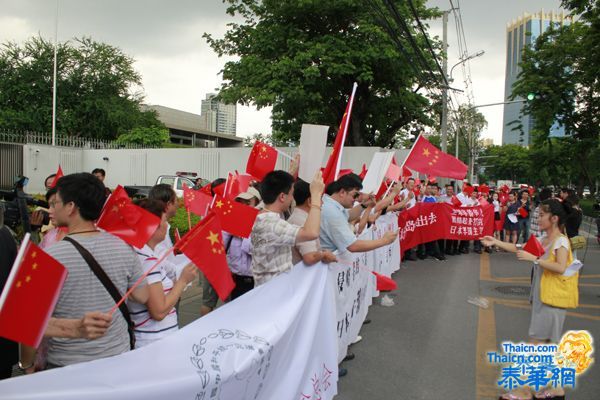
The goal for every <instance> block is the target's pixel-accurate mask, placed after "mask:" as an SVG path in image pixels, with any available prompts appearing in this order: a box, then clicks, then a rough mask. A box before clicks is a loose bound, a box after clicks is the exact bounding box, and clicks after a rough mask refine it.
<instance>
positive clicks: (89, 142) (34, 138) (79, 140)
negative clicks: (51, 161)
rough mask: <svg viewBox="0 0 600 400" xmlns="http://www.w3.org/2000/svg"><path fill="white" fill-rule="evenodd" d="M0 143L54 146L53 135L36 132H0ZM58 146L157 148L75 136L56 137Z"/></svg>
mask: <svg viewBox="0 0 600 400" xmlns="http://www.w3.org/2000/svg"><path fill="white" fill-rule="evenodd" d="M0 142H5V143H17V144H48V145H51V144H52V134H50V133H47V132H35V131H0ZM56 145H57V146H61V147H78V148H84V149H152V148H156V146H145V145H139V144H122V143H117V142H115V141H108V140H100V139H94V138H86V137H75V136H63V135H57V136H56Z"/></svg>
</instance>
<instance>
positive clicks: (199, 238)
mask: <svg viewBox="0 0 600 400" xmlns="http://www.w3.org/2000/svg"><path fill="white" fill-rule="evenodd" d="M175 250H179V251H181V252H182V253H183V254H185V255H186V256H187V257H188V258H189V259H190V260H192V262H193V263H194V265H196V267H198V268H199V269H200V270H201V271H202V272H203V273H204V276H206V279H208V281H209V282H210V285H211V286H212V287H213V288H214V289H215V291H216V292H217V294H218V295H219V298H220V299H221V300H225V299H226V298H227V297H228V296H229V294H230V293H231V291H232V290H233V288H234V287H235V283H234V282H233V278H232V277H231V271H229V267H228V266H227V256H226V251H225V247H224V246H223V237H222V236H221V222H220V218H219V216H218V215H217V214H216V213H214V212H213V211H209V213H208V214H207V215H206V217H204V218H203V219H202V221H200V222H199V223H198V224H196V226H194V227H193V228H192V229H191V230H190V231H189V232H188V233H186V234H185V235H184V236H183V237H182V238H181V240H180V241H179V242H177V243H176V244H175Z"/></svg>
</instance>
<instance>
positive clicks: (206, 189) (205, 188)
mask: <svg viewBox="0 0 600 400" xmlns="http://www.w3.org/2000/svg"><path fill="white" fill-rule="evenodd" d="M198 191H199V192H202V193H204V194H205V195H208V196H210V197H212V192H211V191H210V183H209V184H208V185H205V186H202V187H201V188H200V189H198Z"/></svg>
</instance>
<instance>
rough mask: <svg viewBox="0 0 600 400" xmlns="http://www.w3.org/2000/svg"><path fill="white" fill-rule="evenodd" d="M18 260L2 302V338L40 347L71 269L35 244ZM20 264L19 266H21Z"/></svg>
mask: <svg viewBox="0 0 600 400" xmlns="http://www.w3.org/2000/svg"><path fill="white" fill-rule="evenodd" d="M26 246H27V247H26V248H25V251H24V253H23V256H22V257H20V261H19V258H18V259H17V260H15V265H13V271H11V276H10V277H9V279H8V281H7V283H6V286H5V287H4V290H3V291H2V296H1V298H0V336H2V337H4V338H7V339H10V340H14V341H15V342H20V343H24V344H26V345H28V346H31V347H38V346H39V344H40V342H41V341H42V337H43V336H44V331H45V330H46V325H47V324H48V320H49V319H50V316H51V315H52V312H53V311H54V306H55V305H56V302H57V301H58V298H59V296H60V291H61V289H62V286H63V284H64V282H65V279H66V278H67V269H66V268H65V267H64V266H63V265H62V264H61V263H59V262H58V261H56V260H55V259H54V258H52V257H51V256H49V255H48V254H47V253H45V252H44V251H43V250H42V249H40V248H39V247H38V246H36V245H35V244H34V243H33V242H28V243H27V245H26ZM17 263H18V264H17Z"/></svg>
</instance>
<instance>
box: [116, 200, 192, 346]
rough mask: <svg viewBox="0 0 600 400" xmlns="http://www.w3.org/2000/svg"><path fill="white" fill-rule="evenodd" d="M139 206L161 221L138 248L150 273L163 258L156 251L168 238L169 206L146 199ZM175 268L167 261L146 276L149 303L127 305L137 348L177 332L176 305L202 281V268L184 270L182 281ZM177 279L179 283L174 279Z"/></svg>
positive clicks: (138, 252)
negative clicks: (199, 280)
mask: <svg viewBox="0 0 600 400" xmlns="http://www.w3.org/2000/svg"><path fill="white" fill-rule="evenodd" d="M137 205H139V206H140V207H142V208H144V209H145V210H147V211H150V212H151V213H152V214H154V215H156V216H158V217H160V218H161V222H160V225H159V226H158V228H157V229H156V231H155V232H154V234H153V235H152V236H151V237H150V239H149V240H148V243H146V245H145V246H144V247H143V248H141V249H135V251H136V252H137V254H138V256H139V258H140V261H141V263H142V269H143V270H144V272H146V271H148V270H149V269H150V268H152V267H153V266H154V264H155V263H156V261H158V259H159V256H158V254H156V253H155V252H154V251H155V249H156V245H158V244H159V243H160V242H162V241H163V240H164V239H165V235H166V234H167V229H168V228H167V226H168V224H167V220H166V218H165V214H164V211H165V209H166V204H165V203H164V202H162V201H160V200H152V199H143V200H140V201H139V202H137ZM174 269H175V266H174V265H173V264H172V263H170V262H169V261H167V260H164V261H162V262H161V263H160V264H159V265H158V266H157V267H156V268H154V269H153V270H152V272H150V273H149V274H148V276H147V277H146V281H147V283H148V288H149V292H150V297H149V299H148V302H147V303H146V304H139V303H136V302H134V301H129V302H128V303H127V306H128V307H129V312H130V313H131V319H132V320H133V323H134V325H135V329H134V332H135V338H136V343H135V347H136V348H140V347H142V346H145V345H147V344H150V343H152V342H155V341H157V340H159V339H162V338H163V337H165V336H167V335H169V334H171V333H173V332H175V331H177V330H178V329H179V326H178V322H177V311H176V310H175V304H176V303H177V301H178V300H179V298H180V297H181V295H182V294H183V291H184V289H185V287H186V286H187V285H188V284H189V283H191V282H192V281H193V280H194V279H197V278H198V269H197V268H196V266H194V265H193V264H191V263H190V264H188V265H187V266H185V268H183V270H182V272H181V275H180V277H179V279H175V276H174V275H175V274H172V273H171V272H172V271H173V270H174ZM174 279H175V280H174Z"/></svg>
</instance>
